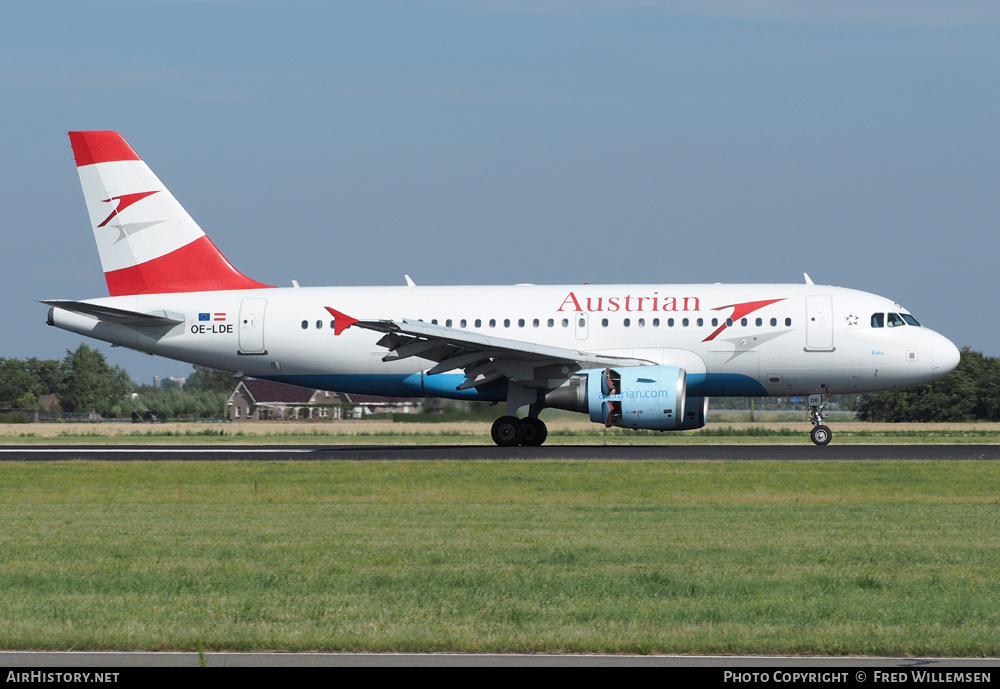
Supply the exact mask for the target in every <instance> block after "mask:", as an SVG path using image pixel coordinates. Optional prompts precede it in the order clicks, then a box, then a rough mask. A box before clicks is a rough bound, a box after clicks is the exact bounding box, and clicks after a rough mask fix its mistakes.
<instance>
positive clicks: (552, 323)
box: [548, 318, 556, 328]
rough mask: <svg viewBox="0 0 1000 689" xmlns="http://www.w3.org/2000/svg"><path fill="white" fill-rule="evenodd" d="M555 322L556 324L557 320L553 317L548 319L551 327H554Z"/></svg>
mask: <svg viewBox="0 0 1000 689" xmlns="http://www.w3.org/2000/svg"><path fill="white" fill-rule="evenodd" d="M555 324H556V322H555V321H554V320H553V319H551V318H550V319H549V320H548V326H549V327H550V328H551V327H553V326H554V325H555Z"/></svg>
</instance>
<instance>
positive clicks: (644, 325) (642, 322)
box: [636, 318, 646, 328]
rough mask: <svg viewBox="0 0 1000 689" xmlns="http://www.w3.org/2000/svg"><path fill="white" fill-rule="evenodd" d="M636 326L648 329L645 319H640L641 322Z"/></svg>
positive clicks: (638, 321)
mask: <svg viewBox="0 0 1000 689" xmlns="http://www.w3.org/2000/svg"><path fill="white" fill-rule="evenodd" d="M636 324H637V325H638V326H639V327H640V328H645V327H646V319H645V318H640V319H639V320H637V321H636Z"/></svg>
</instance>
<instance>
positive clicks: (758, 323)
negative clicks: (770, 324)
mask: <svg viewBox="0 0 1000 689" xmlns="http://www.w3.org/2000/svg"><path fill="white" fill-rule="evenodd" d="M756 323H757V327H758V328H759V327H760V326H762V325H764V321H763V320H762V319H760V318H758V319H757V320H756Z"/></svg>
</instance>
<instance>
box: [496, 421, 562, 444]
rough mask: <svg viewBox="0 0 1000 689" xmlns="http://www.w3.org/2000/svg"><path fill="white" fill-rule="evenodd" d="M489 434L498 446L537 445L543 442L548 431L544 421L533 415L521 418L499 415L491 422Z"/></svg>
mask: <svg viewBox="0 0 1000 689" xmlns="http://www.w3.org/2000/svg"><path fill="white" fill-rule="evenodd" d="M490 435H492V436H493V442H495V443H496V444H497V445H499V446H500V447H514V446H515V445H524V446H525V447H538V446H539V445H541V444H542V443H544V442H545V438H547V437H548V435H549V431H548V429H547V428H545V423H544V422H543V421H542V420H541V419H539V418H537V417H534V416H528V417H526V418H523V419H519V418H517V417H516V416H501V417H500V418H499V419H497V420H496V421H494V422H493V428H492V430H491V431H490Z"/></svg>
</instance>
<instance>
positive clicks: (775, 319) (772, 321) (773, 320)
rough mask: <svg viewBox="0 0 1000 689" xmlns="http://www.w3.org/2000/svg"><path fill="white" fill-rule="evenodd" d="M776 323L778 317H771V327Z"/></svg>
mask: <svg viewBox="0 0 1000 689" xmlns="http://www.w3.org/2000/svg"><path fill="white" fill-rule="evenodd" d="M777 324H778V319H777V318H772V319H771V327H772V328H773V327H774V326H776V325H777Z"/></svg>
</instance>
